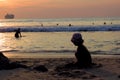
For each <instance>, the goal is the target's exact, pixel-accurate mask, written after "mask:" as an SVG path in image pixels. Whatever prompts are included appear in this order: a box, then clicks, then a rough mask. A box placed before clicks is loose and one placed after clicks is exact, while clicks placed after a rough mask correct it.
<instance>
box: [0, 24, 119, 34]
mask: <svg viewBox="0 0 120 80" xmlns="http://www.w3.org/2000/svg"><path fill="white" fill-rule="evenodd" d="M17 28H21V31H22V32H65V31H66V32H72V31H120V25H99V26H98V25H97V26H95V25H94V26H46V27H45V26H43V27H42V26H24V27H23V26H14V27H0V32H14V31H15V30H16V29H17Z"/></svg>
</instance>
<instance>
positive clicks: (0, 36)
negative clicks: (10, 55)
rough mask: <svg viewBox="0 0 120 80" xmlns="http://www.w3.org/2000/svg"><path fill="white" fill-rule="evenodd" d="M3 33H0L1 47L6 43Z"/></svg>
mask: <svg viewBox="0 0 120 80" xmlns="http://www.w3.org/2000/svg"><path fill="white" fill-rule="evenodd" d="M3 37H4V36H3V33H0V47H1V46H2V45H3V44H4V38H3Z"/></svg>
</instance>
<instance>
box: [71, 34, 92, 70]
mask: <svg viewBox="0 0 120 80" xmlns="http://www.w3.org/2000/svg"><path fill="white" fill-rule="evenodd" d="M71 41H72V43H73V44H74V45H75V46H78V48H77V51H76V53H75V57H76V59H77V62H76V64H77V65H78V66H80V67H83V68H84V67H90V66H91V64H92V58H91V55H90V53H89V51H88V49H87V48H86V47H85V46H84V45H83V43H84V40H83V39H82V35H81V34H80V33H75V34H73V36H72V39H71Z"/></svg>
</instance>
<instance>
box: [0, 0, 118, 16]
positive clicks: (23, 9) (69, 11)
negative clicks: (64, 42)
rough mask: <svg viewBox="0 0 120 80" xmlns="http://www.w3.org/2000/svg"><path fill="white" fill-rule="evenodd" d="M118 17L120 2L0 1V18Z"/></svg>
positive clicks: (70, 0)
mask: <svg viewBox="0 0 120 80" xmlns="http://www.w3.org/2000/svg"><path fill="white" fill-rule="evenodd" d="M6 13H13V14H15V18H80V17H120V0H0V18H4V15H5V14H6Z"/></svg>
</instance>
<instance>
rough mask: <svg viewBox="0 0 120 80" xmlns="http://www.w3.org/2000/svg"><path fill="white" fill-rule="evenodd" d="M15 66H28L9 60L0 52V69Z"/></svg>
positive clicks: (13, 67) (8, 68)
mask: <svg viewBox="0 0 120 80" xmlns="http://www.w3.org/2000/svg"><path fill="white" fill-rule="evenodd" d="M15 68H28V67H27V66H26V65H23V64H20V63H19V62H11V61H10V60H9V59H8V58H7V57H6V56H5V55H4V54H3V53H2V52H0V70H10V69H15Z"/></svg>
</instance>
